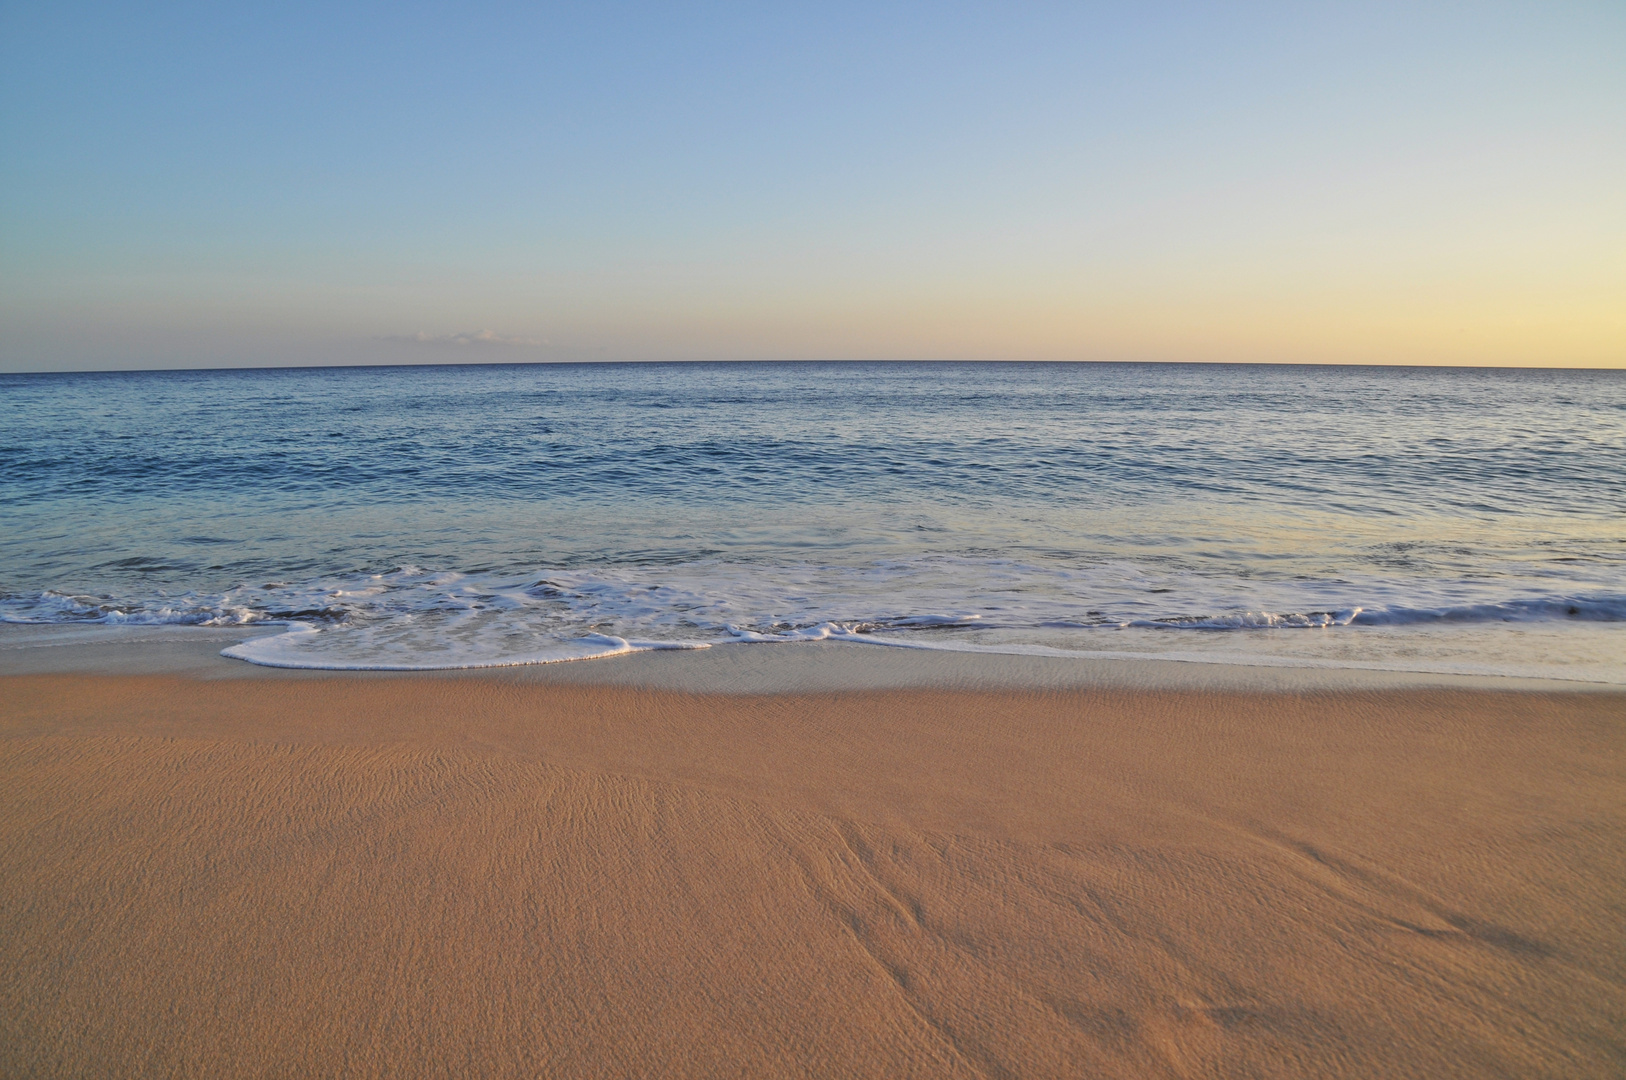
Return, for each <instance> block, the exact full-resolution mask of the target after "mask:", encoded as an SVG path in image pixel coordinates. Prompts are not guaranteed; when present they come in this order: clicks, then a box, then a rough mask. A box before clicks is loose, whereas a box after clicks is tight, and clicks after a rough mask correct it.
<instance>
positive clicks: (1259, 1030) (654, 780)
mask: <svg viewBox="0 0 1626 1080" xmlns="http://www.w3.org/2000/svg"><path fill="white" fill-rule="evenodd" d="M213 648H218V645H214V646H212V647H211V650H210V654H211V655H212V650H213ZM854 651H855V652H856V653H863V654H866V655H865V657H864V662H865V663H869V664H872V665H873V664H878V663H882V662H883V660H884V659H885V658H882V659H880V660H878V659H876V658H875V657H874V656H871V655H868V654H869V653H876V654H879V653H887V652H888V650H865V649H862V648H858V649H856V650H854ZM62 655H64V656H65V655H66V654H65V653H64V654H62ZM753 655H757V656H760V655H762V654H760V653H759V654H753ZM801 655H804V656H805V655H810V654H806V653H804V654H801ZM663 662H664V663H671V664H679V663H682V662H691V663H692V662H693V661H684V660H683V658H679V659H678V660H671V661H663ZM51 666H52V665H50V664H45V665H43V667H44V668H49V667H51ZM55 666H56V667H57V668H59V669H64V670H54V671H53V670H43V669H39V668H42V665H40V664H35V668H36V669H39V670H35V669H29V668H28V667H27V665H19V664H17V663H13V664H11V665H10V666H9V667H7V668H5V669H3V670H5V671H7V672H9V673H8V674H5V675H3V676H0V1073H3V1074H5V1075H7V1076H107V1075H119V1076H183V1075H184V1076H224V1075H232V1076H397V1077H399V1076H447V1075H459V1076H492V1077H501V1076H522V1075H523V1076H753V1077H754V1076H876V1077H883V1076H885V1077H895V1076H934V1077H935V1076H990V1077H992V1076H1023V1077H1041V1076H1104V1077H1105V1076H1123V1077H1186V1076H1282V1077H1289V1076H1291V1077H1303V1076H1362V1077H1368V1076H1396V1077H1400V1076H1407V1077H1416V1076H1431V1077H1450V1076H1462V1077H1485V1076H1508V1077H1515V1076H1516V1077H1546V1076H1550V1077H1590V1076H1596V1077H1605V1076H1618V1075H1620V1074H1621V1073H1622V1071H1623V1070H1626V1036H1623V1034H1622V1032H1623V1029H1626V935H1623V934H1622V933H1621V927H1622V926H1623V925H1626V899H1623V898H1626V820H1623V818H1626V769H1623V764H1626V695H1622V694H1621V693H1619V692H1614V691H1590V692H1585V691H1579V690H1572V691H1566V690H1562V689H1553V688H1550V687H1548V688H1539V689H1530V688H1528V687H1519V688H1516V689H1496V688H1494V686H1484V685H1451V684H1450V683H1449V680H1436V682H1437V683H1438V685H1417V686H1406V685H1389V686H1383V685H1376V684H1374V685H1371V686H1366V685H1353V686H1335V685H1327V684H1325V680H1323V683H1322V684H1316V683H1306V684H1303V685H1296V684H1294V685H1275V686H1266V687H1265V688H1263V689H1259V688H1255V689H1249V688H1247V687H1245V686H1239V685H1226V684H1214V683H1212V682H1210V684H1206V685H1204V684H1197V683H1193V684H1191V685H1180V684H1178V681H1170V680H1164V682H1165V684H1166V685H1162V686H1159V685H1156V680H1151V682H1150V683H1147V680H1144V679H1143V680H1141V683H1134V681H1133V680H1128V681H1125V680H1119V681H1118V682H1116V683H1114V682H1113V681H1112V680H1107V679H1094V680H1093V681H1092V680H1075V683H1074V684H1070V685H1037V684H1035V685H1031V686H1027V687H1023V686H1021V685H998V686H996V685H970V684H963V683H962V684H958V685H950V684H948V683H947V682H946V681H945V680H942V679H938V680H937V681H938V683H939V684H940V685H937V686H930V685H926V686H922V685H914V686H909V685H902V686H884V685H869V686H867V687H865V686H864V680H863V679H856V678H855V679H850V680H849V682H850V683H851V684H852V685H855V686H859V687H861V688H858V689H848V690H839V689H829V688H828V686H827V685H824V684H821V685H819V686H812V688H804V689H796V688H795V687H790V688H781V689H774V690H772V691H770V692H755V693H751V692H739V691H736V692H729V693H705V692H699V691H696V690H694V689H690V688H684V687H682V686H681V685H676V684H671V685H666V686H659V685H631V684H628V685H616V684H614V683H613V681H607V680H603V679H600V680H596V681H595V680H594V679H593V678H590V677H588V676H587V675H584V674H583V673H582V669H584V668H586V667H588V665H569V667H571V668H573V669H575V671H574V673H573V674H572V675H570V676H569V677H568V678H567V677H563V676H559V675H558V674H557V673H556V674H555V675H554V676H550V677H549V678H546V679H539V678H535V677H533V678H529V679H527V678H526V677H524V676H523V675H515V674H512V673H510V674H506V675H505V674H502V673H496V674H482V675H468V676H428V675H425V676H399V677H366V676H359V675H348V676H319V675H313V674H310V673H302V674H300V675H298V676H279V675H278V674H277V673H274V672H267V671H265V670H264V669H253V668H249V667H248V666H247V665H230V664H227V663H226V662H224V661H221V662H219V664H218V665H217V666H216V667H209V665H207V664H202V665H201V666H200V667H199V669H198V670H178V669H174V667H175V666H174V665H171V668H172V670H166V671H152V672H147V673H142V672H139V671H132V670H128V669H127V666H126V668H125V669H121V668H119V666H118V665H116V664H109V665H104V668H106V669H107V670H104V671H103V672H102V673H96V672H94V671H88V670H65V669H66V668H71V667H72V666H73V665H69V664H61V663H59V664H56V665H55ZM217 668H218V670H217ZM226 668H229V669H230V672H229V674H230V676H231V677H210V676H211V675H218V674H220V671H222V670H225V669H226ZM605 670H607V669H603V668H601V669H599V671H600V672H603V671H605ZM838 674H839V673H838ZM829 681H831V680H827V683H828V682H829ZM833 681H835V682H836V683H839V682H840V679H839V678H835V679H834V680H833ZM804 682H805V680H804ZM871 682H874V680H871ZM1142 683H1147V684H1144V685H1143V684H1142ZM808 685H811V684H808Z"/></svg>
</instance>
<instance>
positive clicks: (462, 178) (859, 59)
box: [0, 2, 1626, 370]
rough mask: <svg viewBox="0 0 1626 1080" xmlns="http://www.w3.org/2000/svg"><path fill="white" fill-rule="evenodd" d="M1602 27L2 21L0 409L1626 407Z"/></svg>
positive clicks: (536, 11) (197, 16)
mask: <svg viewBox="0 0 1626 1080" xmlns="http://www.w3.org/2000/svg"><path fill="white" fill-rule="evenodd" d="M1623 55H1626V5H1622V4H1619V3H1596V4H1542V5H1538V4H1495V3H1479V4H1472V5H1468V4H1462V5H1392V6H1391V5H1382V4H1360V5H1355V4H1347V5H1344V4H1314V5H1306V4H1299V5H1286V4H1284V5H1258V4H1256V5H1237V6H1234V7H1232V8H1230V9H1229V10H1219V9H1218V8H1217V7H1214V6H1206V5H1204V6H1198V5H1158V4H1148V5H1098V6H1089V5H1068V6H1039V5H1028V6H1023V7H1020V8H1018V9H1016V10H1011V9H1008V8H1003V7H994V6H992V5H932V6H924V5H922V6H904V5H890V6H885V7H883V8H879V9H877V8H875V7H873V6H858V5H853V6H846V7H843V6H840V5H832V4H820V5H816V6H814V5H808V6H805V7H792V6H786V5H776V6H771V7H768V6H745V5H740V6H723V5H713V6H688V7H683V8H675V7H671V6H655V5H643V4H624V5H600V6H594V7H591V8H588V7H570V8H563V7H561V8H551V7H546V6H540V7H539V6H527V7H520V6H500V5H480V6H474V7H469V6H458V7H452V6H446V7H430V6H402V5H390V6H383V5H380V6H363V5H349V6H346V7H345V9H344V10H343V11H338V12H336V11H334V10H331V9H330V8H329V7H327V6H323V7H317V6H302V5H299V4H282V5H277V6H274V7H272V6H267V7H264V8H260V9H255V8H252V7H244V6H229V5H228V6H220V5H209V6H202V5H199V6H180V5H167V6H166V5H142V6H140V7H139V8H132V7H130V6H122V5H121V6H118V7H114V6H111V5H84V4H80V5H75V4H60V3H57V4H50V5H46V4H39V3H18V2H13V3H10V4H8V5H6V6H5V7H4V8H0V367H4V368H6V369H10V370H49V369H53V368H84V367H156V366H166V367H167V366H224V365H236V364H256V365H257V364H278V363H300V364H307V363H400V362H445V361H448V360H482V361H489V360H496V359H502V360H543V359H595V358H602V359H663V358H712V357H717V358H727V357H818V356H830V357H885V358H891V357H897V358H907V357H962V356H963V357H986V358H1057V359H1146V360H1268V361H1295V360H1297V361H1333V362H1370V363H1397V362H1398V363H1418V362H1420V363H1517V364H1558V365H1565V366H1568V365H1586V366H1593V365H1603V366H1622V365H1626V182H1623V181H1622V177H1626V63H1623V62H1622V57H1623Z"/></svg>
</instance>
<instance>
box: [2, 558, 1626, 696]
mask: <svg viewBox="0 0 1626 1080" xmlns="http://www.w3.org/2000/svg"><path fill="white" fill-rule="evenodd" d="M1566 584H1568V585H1571V586H1579V587H1576V588H1570V589H1564V588H1559V589H1555V588H1554V586H1555V585H1558V586H1563V585H1566ZM1599 584H1601V583H1599V582H1585V581H1571V582H1562V581H1555V580H1553V579H1551V578H1548V577H1533V576H1520V575H1517V574H1511V573H1510V574H1508V575H1505V576H1503V577H1500V578H1496V579H1492V580H1473V581H1454V582H1438V581H1422V580H1403V579H1377V578H1374V579H1369V580H1364V581H1359V582H1356V581H1347V580H1319V581H1317V580H1311V581H1305V580H1278V581H1260V580H1251V579H1250V580H1244V579H1238V578H1225V577H1219V576H1213V575H1200V574H1196V573H1190V572H1159V571H1155V570H1149V569H1148V568H1147V567H1145V566H1140V565H1134V564H1128V563H1113V564H1097V565H1094V566H1087V567H1054V566H1035V565H1029V564H1023V563H1018V562H1014V561H1009V560H996V559H983V560H977V559H969V558H956V557H948V556H940V557H928V558H920V559H916V560H913V561H907V562H902V561H900V562H888V563H872V564H869V565H864V566H856V567H851V566H849V567H843V566H813V565H800V566H761V565H752V564H739V563H726V562H722V561H712V562H696V563H687V564H681V565H675V566H666V567H625V566H622V567H596V568H590V569H576V570H566V569H551V570H548V571H547V572H546V573H544V574H530V575H525V576H513V575H500V574H465V573H460V572H456V571H433V570H423V569H419V568H417V567H410V566H408V567H402V568H400V569H397V570H395V571H392V572H390V573H384V574H356V575H350V576H344V577H336V578H328V579H320V580H316V581H309V582H268V583H265V584H261V585H246V584H245V585H241V586H239V587H237V588H234V589H230V590H227V591H225V592H223V593H220V594H213V595H206V594H199V593H177V594H173V595H171V594H154V595H150V596H145V597H133V598H132V597H122V598H121V597H99V596H91V595H84V594H70V593H64V592H44V593H36V594H28V595H20V594H13V595H5V596H0V621H6V622H25V623H62V622H67V623H88V624H104V625H120V626H133V625H192V626H215V627H221V626H254V625H265V626H267V627H268V628H269V627H272V626H278V627H281V628H282V630H283V632H282V633H279V634H275V635H270V636H267V637H263V638H256V639H253V640H251V641H247V642H243V643H240V644H237V645H233V646H232V647H231V648H229V649H227V650H225V654H226V655H228V656H232V657H235V658H238V659H242V660H247V661H249V662H251V663H256V664H263V665H269V666H276V667H303V668H317V669H326V670H387V671H423V670H435V669H449V668H472V667H495V666H510V665H519V664H544V663H557V662H561V661H568V660H586V659H600V658H604V657H611V656H619V655H624V654H627V653H631V652H640V651H646V650H650V649H674V648H704V647H706V646H708V645H713V644H719V643H723V642H809V641H849V642H864V643H868V644H884V645H908V646H912V647H924V648H956V649H958V648H971V649H975V650H977V651H985V650H991V651H1002V652H1016V651H1031V650H1034V649H1039V650H1044V651H1046V652H1049V651H1052V650H1053V651H1055V652H1056V653H1058V654H1062V655H1076V654H1077V653H1078V652H1080V651H1087V652H1091V653H1094V654H1102V653H1104V652H1114V651H1122V649H1121V647H1120V646H1117V645H1114V644H1112V642H1115V641H1119V640H1124V641H1127V640H1128V638H1134V639H1135V640H1136V641H1137V642H1141V643H1143V644H1144V642H1146V641H1149V640H1156V639H1160V638H1163V637H1164V636H1165V635H1167V634H1170V633H1174V634H1175V635H1176V639H1178V640H1183V641H1187V642H1191V641H1195V640H1197V639H1195V638H1188V637H1186V636H1185V635H1181V634H1179V633H1178V632H1179V631H1191V630H1197V631H1205V632H1209V633H1219V634H1221V635H1222V636H1225V635H1227V634H1233V633H1240V636H1238V637H1235V638H1234V639H1230V640H1234V641H1235V642H1236V643H1237V646H1236V647H1237V648H1238V649H1240V650H1241V651H1244V652H1249V651H1251V652H1255V653H1257V652H1259V651H1260V648H1261V646H1260V644H1259V643H1261V642H1265V641H1272V642H1279V641H1281V640H1286V639H1281V638H1277V637H1276V636H1275V635H1274V634H1268V633H1266V634H1265V636H1264V637H1259V636H1255V635H1256V633H1263V632H1270V631H1322V632H1325V633H1330V634H1334V635H1336V636H1338V637H1339V639H1340V640H1345V639H1344V638H1343V635H1344V634H1345V633H1347V632H1349V631H1358V630H1361V629H1363V628H1365V629H1372V630H1376V629H1380V628H1388V629H1390V630H1403V629H1405V628H1435V629H1441V628H1444V629H1449V628H1453V627H1455V628H1465V627H1491V626H1496V625H1501V624H1507V625H1511V626H1523V627H1535V626H1542V625H1556V624H1559V623H1565V624H1567V623H1590V624H1608V623H1620V622H1626V595H1623V594H1621V593H1620V592H1618V591H1615V590H1611V589H1608V588H1602V589H1600V588H1597V587H1596V586H1597V585H1599ZM1587 586H1592V587H1591V588H1587ZM1148 634H1149V635H1151V637H1150V638H1148V637H1147V636H1146V635H1148ZM1123 635H1127V637H1123ZM1296 640H1299V641H1301V642H1309V641H1311V640H1314V639H1313V638H1311V637H1303V638H1296ZM1328 640H1332V639H1328ZM1244 641H1250V642H1253V643H1254V644H1251V645H1243V644H1242V642H1244ZM1189 647H1190V646H1189V645H1184V646H1175V645H1174V644H1173V639H1171V640H1170V642H1169V644H1168V645H1164V646H1156V645H1154V646H1152V648H1153V649H1154V650H1156V651H1158V652H1161V653H1165V654H1168V655H1172V654H1173V651H1179V650H1184V649H1188V648H1189ZM1275 647H1276V646H1275V645H1272V646H1271V648H1275ZM1295 647H1298V646H1295ZM1306 647H1307V646H1306ZM1316 648H1323V646H1316ZM1133 651H1135V652H1136V653H1137V654H1139V653H1140V652H1142V651H1144V649H1143V648H1137V649H1135V650H1133ZM1300 651H1303V648H1300Z"/></svg>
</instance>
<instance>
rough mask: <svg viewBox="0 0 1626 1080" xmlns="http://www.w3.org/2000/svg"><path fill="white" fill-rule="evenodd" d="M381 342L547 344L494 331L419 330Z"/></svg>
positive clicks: (460, 344)
mask: <svg viewBox="0 0 1626 1080" xmlns="http://www.w3.org/2000/svg"><path fill="white" fill-rule="evenodd" d="M381 340H383V341H404V342H409V343H411V344H413V345H458V346H462V345H508V346H514V345H519V346H529V347H533V348H534V347H535V346H537V345H546V344H547V342H545V341H541V340H539V339H537V338H527V337H506V336H504V335H502V334H499V333H497V332H495V331H493V330H477V331H474V332H472V333H471V332H468V331H465V332H463V333H461V334H427V333H425V332H424V331H422V330H419V331H418V332H417V333H416V334H396V335H392V336H390V337H386V338H383V339H381Z"/></svg>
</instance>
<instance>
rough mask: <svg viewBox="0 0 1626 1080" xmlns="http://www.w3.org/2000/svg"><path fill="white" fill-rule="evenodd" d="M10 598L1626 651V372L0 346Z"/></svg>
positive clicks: (908, 637)
mask: <svg viewBox="0 0 1626 1080" xmlns="http://www.w3.org/2000/svg"><path fill="white" fill-rule="evenodd" d="M0 620H4V621H7V622H13V623H97V624H106V625H117V626H129V625H132V624H190V625H199V626H246V627H263V628H264V630H265V634H264V636H261V637H256V638H254V639H252V640H248V641H245V642H243V643H241V644H238V645H235V646H233V647H232V648H229V649H228V650H227V654H228V655H231V656H235V657H238V658H240V659H242V660H247V661H251V662H254V663H260V664H271V665H283V666H294V667H313V668H399V669H410V668H452V667H474V666H485V665H504V664H528V663H544V662H549V661H556V660H567V659H587V658H606V657H611V656H614V655H617V654H621V653H626V652H628V651H632V650H638V649H652V648H695V647H706V646H711V645H716V644H720V643H726V642H805V641H818V640H831V639H834V640H841V641H849V642H859V643H865V644H870V645H888V646H907V647H915V648H931V649H961V650H979V651H993V652H1037V653H1046V654H1061V655H1071V654H1081V655H1091V656H1102V655H1109V656H1157V657H1171V658H1179V659H1190V660H1217V661H1225V662H1232V663H1256V664H1310V665H1335V666H1352V667H1375V668H1390V669H1397V670H1417V671H1439V672H1464V673H1473V674H1487V673H1490V674H1494V673H1505V674H1520V675H1540V676H1547V677H1557V678H1567V679H1577V680H1586V681H1593V682H1614V683H1626V372H1609V371H1534V370H1483V369H1482V370H1464V369H1455V370H1453V369H1419V368H1377V367H1361V368H1356V367H1339V368H1333V367H1285V366H1245V365H1173V364H1170V365H1157V364H1123V365H1117V364H1060V363H1038V364H1027V363H853V362H832V363H716V364H702V363H683V364H588V365H550V364H538V365H482V366H444V367H395V368H337V369H335V368H326V369H312V368H306V369H281V370H257V371H203V372H140V373H117V374H55V375H5V376H0ZM607 662H613V661H607Z"/></svg>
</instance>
